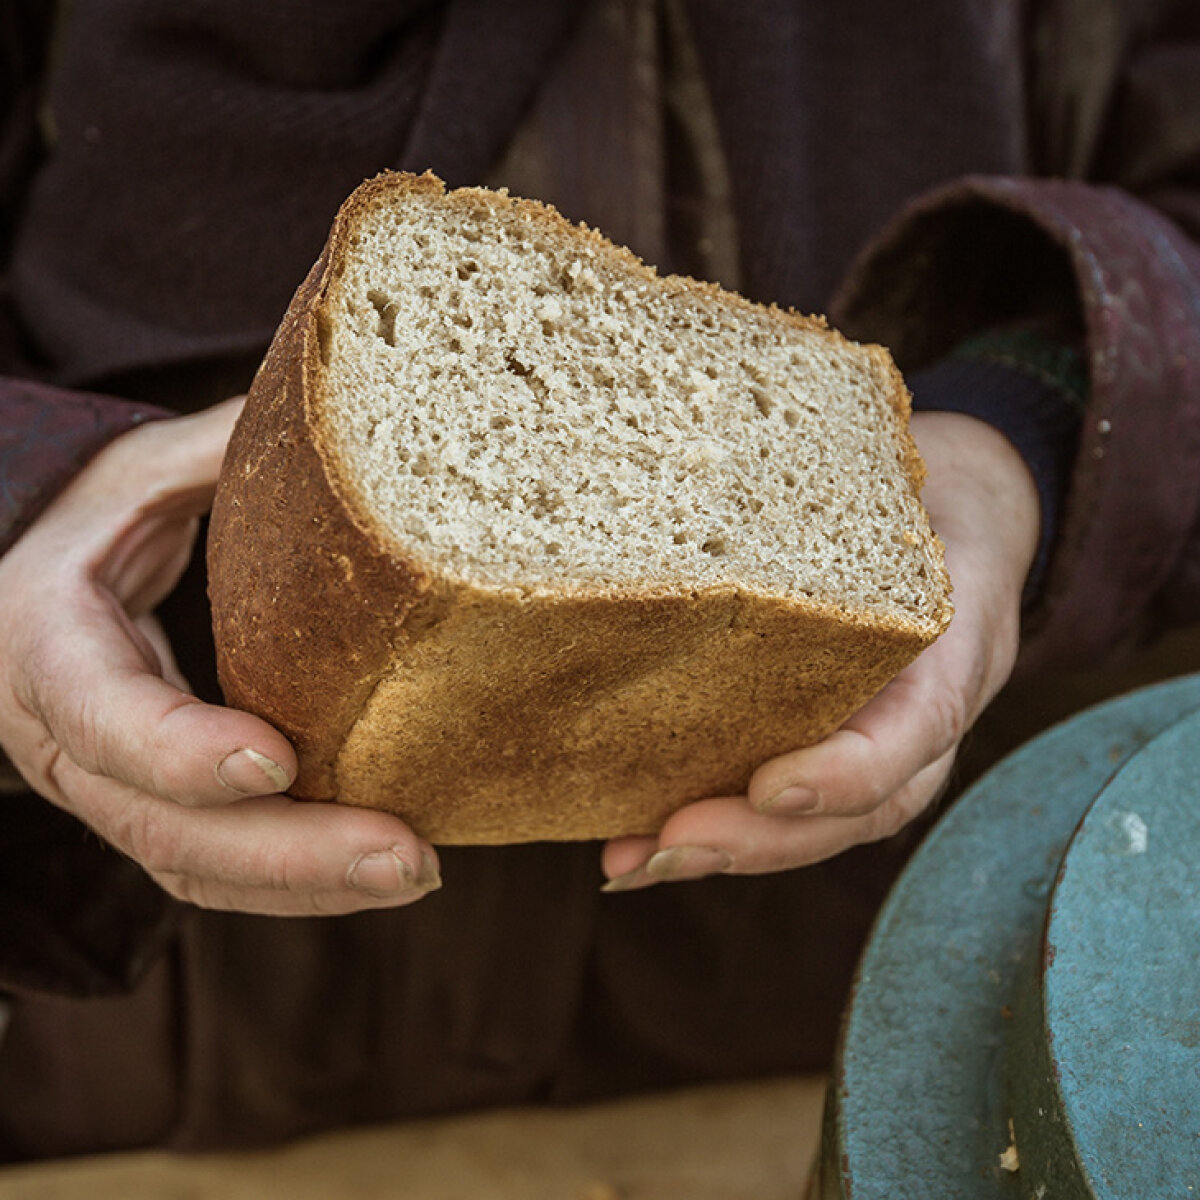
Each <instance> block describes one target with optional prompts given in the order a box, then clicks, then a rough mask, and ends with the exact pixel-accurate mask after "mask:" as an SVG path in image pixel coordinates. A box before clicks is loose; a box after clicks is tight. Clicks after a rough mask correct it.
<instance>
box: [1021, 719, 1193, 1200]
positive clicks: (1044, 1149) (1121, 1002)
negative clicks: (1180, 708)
mask: <svg viewBox="0 0 1200 1200" xmlns="http://www.w3.org/2000/svg"><path fill="white" fill-rule="evenodd" d="M1038 951H1039V952H1038V953H1037V954H1036V955H1035V956H1034V958H1033V959H1032V961H1031V963H1030V966H1031V968H1032V969H1031V970H1030V973H1029V976H1028V985H1029V986H1028V988H1027V991H1026V994H1025V995H1024V997H1023V999H1022V1003H1021V1006H1020V1008H1021V1010H1022V1011H1021V1012H1020V1013H1019V1018H1020V1019H1019V1026H1018V1028H1019V1037H1018V1039H1017V1042H1016V1044H1017V1045H1020V1043H1021V1039H1024V1049H1025V1051H1026V1053H1018V1054H1013V1055H1010V1103H1011V1107H1012V1111H1013V1116H1014V1121H1015V1128H1016V1138H1017V1144H1018V1146H1019V1147H1020V1159H1021V1175H1022V1179H1023V1181H1024V1184H1025V1188H1026V1191H1027V1193H1029V1194H1032V1195H1035V1196H1036V1195H1037V1194H1038V1190H1039V1189H1043V1191H1044V1194H1045V1195H1046V1196H1064V1197H1074V1196H1079V1197H1088V1198H1090V1197H1096V1198H1097V1200H1124V1198H1125V1197H1143V1196H1145V1197H1151V1196H1185V1197H1186V1196H1188V1195H1189V1194H1191V1195H1194V1196H1197V1197H1200V716H1197V715H1192V716H1190V717H1187V718H1185V719H1184V720H1182V721H1180V722H1179V723H1178V724H1177V725H1174V726H1172V727H1171V728H1170V729H1168V730H1167V731H1166V732H1164V733H1162V734H1160V735H1159V736H1158V737H1157V738H1155V739H1154V740H1153V741H1152V742H1151V743H1150V744H1149V745H1148V746H1147V747H1146V748H1145V749H1144V750H1143V751H1142V752H1141V753H1140V754H1137V755H1136V756H1135V757H1134V758H1133V759H1131V760H1130V762H1129V763H1128V765H1127V766H1126V767H1124V768H1123V769H1122V770H1121V771H1120V773H1119V774H1118V775H1117V776H1116V777H1115V778H1114V779H1113V781H1112V782H1111V783H1110V784H1109V785H1108V786H1107V787H1106V788H1105V789H1104V791H1103V792H1102V793H1101V794H1100V796H1099V798H1098V799H1097V800H1096V802H1095V803H1094V804H1093V805H1092V807H1091V808H1090V809H1089V811H1088V813H1087V816H1086V817H1085V818H1084V820H1083V822H1082V824H1081V825H1080V827H1079V830H1078V831H1077V832H1076V834H1075V836H1074V837H1073V838H1072V840H1071V845H1070V847H1069V848H1068V850H1067V853H1066V856H1065V858H1064V860H1063V865H1062V870H1061V873H1060V875H1059V879H1058V882H1057V883H1056V885H1055V888H1054V892H1053V894H1052V896H1051V899H1050V904H1049V907H1048V914H1047V919H1046V925H1045V931H1044V934H1043V938H1042V941H1041V944H1040V946H1039V947H1038ZM1033 1072H1037V1073H1038V1076H1037V1077H1035V1076H1034V1075H1033Z"/></svg>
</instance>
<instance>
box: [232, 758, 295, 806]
mask: <svg viewBox="0 0 1200 1200" xmlns="http://www.w3.org/2000/svg"><path fill="white" fill-rule="evenodd" d="M217 778H218V779H219V780H220V781H221V782H222V783H223V784H224V785H225V786H226V787H227V788H229V790H230V791H232V792H238V793H239V794H241V795H243V796H263V795H266V794H267V793H269V792H285V791H287V789H288V788H289V787H290V786H291V783H292V781H291V778H290V777H289V775H288V773H287V772H286V771H285V770H284V769H283V768H282V767H281V766H280V765H279V764H278V763H277V762H274V761H272V760H271V759H269V758H268V757H267V756H266V755H265V754H259V752H258V751H257V750H251V749H249V748H245V749H242V750H235V751H234V752H233V753H232V754H227V755H226V756H225V757H224V758H223V759H222V760H221V761H220V763H218V764H217Z"/></svg>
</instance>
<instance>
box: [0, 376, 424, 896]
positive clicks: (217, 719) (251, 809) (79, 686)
mask: <svg viewBox="0 0 1200 1200" xmlns="http://www.w3.org/2000/svg"><path fill="white" fill-rule="evenodd" d="M239 408H240V403H239V401H236V400H234V401H229V402H226V403H225V404H221V405H217V406H216V407H214V408H212V409H209V410H208V411H207V412H203V413H199V414H197V415H195V416H191V417H179V418H174V419H168V420H163V421H156V422H153V423H150V424H148V425H144V426H141V427H140V428H138V429H135V430H133V431H131V432H129V433H126V434H124V435H122V436H121V437H119V438H117V439H116V440H115V441H114V442H112V443H111V444H110V445H109V446H108V447H106V448H105V449H104V450H103V451H101V453H100V454H98V455H97V456H96V458H95V459H94V460H93V461H92V462H91V463H90V464H89V465H88V466H87V467H86V468H85V469H84V470H83V471H82V472H81V473H80V474H79V476H78V477H77V478H76V479H75V480H74V481H73V482H72V484H71V485H70V486H69V487H68V488H67V489H66V490H65V491H64V492H63V493H62V494H61V495H60V496H59V497H58V498H57V499H56V500H55V501H54V503H53V504H51V505H50V507H49V508H48V509H47V510H46V512H45V513H44V514H43V515H42V516H41V517H40V518H39V519H38V520H37V521H36V522H35V523H34V524H33V525H32V526H31V527H30V528H29V530H28V531H27V532H26V533H25V534H24V535H23V536H22V537H21V538H20V539H19V540H18V542H17V543H16V545H15V546H13V548H12V549H11V550H10V551H9V552H8V553H7V554H6V555H5V556H4V557H3V559H0V745H3V747H4V750H5V751H6V752H7V753H8V756H9V758H10V759H11V760H12V763H13V765H14V766H15V767H16V768H17V769H18V770H19V771H20V772H21V774H22V775H23V776H24V778H25V780H26V781H27V782H28V783H29V785H30V786H31V787H32V788H33V789H34V790H35V791H37V792H39V793H40V794H41V795H43V796H45V797H46V798H47V799H48V800H50V801H51V802H53V803H54V804H57V805H58V806H60V807H61V808H64V809H66V810H67V811H68V812H70V813H73V814H74V815H75V816H76V817H78V818H79V819H80V820H81V821H82V822H83V823H84V824H85V825H87V826H88V827H90V828H91V829H93V830H94V831H95V832H96V833H98V834H99V835H100V836H101V837H102V838H104V839H105V840H106V841H108V842H110V843H111V844H112V845H114V846H115V847H116V848H117V849H118V850H120V851H122V852H123V853H125V854H126V855H128V856H129V857H130V858H132V859H134V860H135V861H136V862H138V863H140V864H141V865H142V866H143V867H144V868H145V869H146V871H147V872H148V873H149V874H150V875H151V876H152V877H153V878H154V879H155V880H156V881H157V882H158V883H159V884H160V885H161V886H162V887H163V888H165V889H166V891H168V892H169V893H170V894H171V895H173V896H175V897H177V898H178V899H181V900H186V901H190V902H192V903H195V904H198V905H202V906H204V907H208V908H221V909H234V910H238V911H241V912H255V913H276V914H281V915H314V914H333V913H347V912H354V911H356V910H359V909H366V908H383V907H390V906H395V905H400V904H406V903H409V902H411V901H413V900H417V899H419V898H420V897H421V896H424V895H426V894H427V893H428V892H430V891H432V890H433V889H434V888H436V887H438V886H439V885H440V879H439V876H438V865H437V857H436V855H435V853H434V851H433V848H432V847H431V846H429V845H428V844H427V843H426V842H424V841H422V840H421V839H419V838H418V837H417V836H416V835H415V834H414V833H413V832H412V831H411V830H410V829H409V828H408V827H407V826H406V825H405V824H404V823H403V822H402V821H400V820H399V819H398V818H396V817H394V816H391V815H389V814H387V813H382V812H372V811H368V810H365V809H354V808H348V807H343V806H340V805H335V804H318V803H301V802H296V801H293V800H290V799H288V798H287V797H286V796H284V795H282V794H280V793H282V792H283V791H284V790H285V789H286V788H287V787H288V786H289V784H290V782H291V780H292V779H293V777H294V775H295V771H296V756H295V753H294V751H293V749H292V747H291V746H290V745H289V743H288V741H287V739H286V738H284V737H283V735H282V734H281V733H279V731H278V730H276V729H273V728H272V727H271V726H270V725H268V724H267V723H266V722H264V721H262V720H260V719H259V718H258V717H255V716H252V715H250V714H249V713H244V712H239V711H236V710H234V709H228V708H221V707H219V706H216V705H209V704H205V703H203V702H202V701H200V700H198V699H197V698H196V697H195V696H194V695H192V694H191V692H190V691H189V689H188V687H187V684H186V682H185V681H184V680H183V679H182V677H181V676H180V674H179V671H178V669H177V668H176V666H175V664H174V660H173V658H172V655H171V651H170V648H169V646H168V645H167V643H166V639H165V637H164V636H163V633H162V630H161V627H160V626H159V625H158V622H157V621H156V620H155V619H154V617H153V610H154V608H155V606H156V605H158V604H159V603H160V602H161V601H162V599H163V598H164V597H165V596H166V595H167V594H168V593H169V592H170V591H171V589H172V588H174V586H175V585H176V583H177V582H178V580H179V576H180V574H181V572H182V571H183V568H184V566H185V565H186V563H187V561H188V559H189V556H190V554H191V551H192V547H193V545H194V543H195V539H196V532H197V526H198V519H199V517H200V516H201V515H202V514H203V513H204V512H206V511H207V510H208V508H209V506H210V505H211V503H212V496H213V491H214V488H215V486H216V479H217V473H218V471H219V469H220V465H221V459H222V456H223V455H224V451H225V445H226V443H227V442H228V440H229V435H230V432H231V431H232V428H233V422H234V420H235V419H236V417H237V413H238V411H239Z"/></svg>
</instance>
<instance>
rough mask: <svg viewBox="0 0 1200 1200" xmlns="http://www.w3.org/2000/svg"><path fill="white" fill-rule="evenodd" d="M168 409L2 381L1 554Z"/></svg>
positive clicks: (165, 413) (0, 408) (54, 388)
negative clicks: (110, 448) (123, 440)
mask: <svg viewBox="0 0 1200 1200" xmlns="http://www.w3.org/2000/svg"><path fill="white" fill-rule="evenodd" d="M170 415H171V414H170V413H169V412H167V411H165V410H164V409H159V408H154V407H153V406H151V405H147V404H131V403H129V402H127V401H124V400H117V399H114V398H112V397H110V396H98V395H93V394H91V393H89V392H71V391H66V390H64V389H62V388H56V387H51V386H49V385H48V384H43V383H35V382H32V381H29V380H24V379H11V378H4V379H0V554H3V553H5V552H6V551H7V550H8V549H9V548H10V547H11V546H12V544H13V542H15V541H16V540H17V538H19V537H20V536H21V534H22V533H24V532H25V530H26V529H27V528H28V527H29V525H30V524H31V523H32V522H33V521H34V520H35V519H36V518H37V517H38V515H39V514H40V513H41V512H42V510H43V509H44V508H45V507H46V506H47V505H48V504H49V503H50V502H51V501H52V500H53V499H54V497H55V496H56V495H58V493H59V492H60V491H62V489H63V488H65V487H66V486H67V484H68V483H70V482H71V480H72V479H74V477H75V476H76V475H78V474H79V472H80V471H81V470H82V469H83V468H84V467H85V466H86V465H87V463H88V462H89V461H90V460H91V459H92V458H93V457H94V456H95V455H96V454H98V453H99V452H100V451H101V450H102V449H104V447H105V446H107V445H108V443H109V442H111V441H112V440H113V439H114V438H116V437H118V436H119V435H120V434H122V433H126V432H127V431H128V430H130V429H133V428H135V427H136V426H138V425H140V424H142V423H143V422H145V421H148V420H151V419H154V418H158V417H167V416H170Z"/></svg>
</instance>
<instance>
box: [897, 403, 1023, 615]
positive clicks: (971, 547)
mask: <svg viewBox="0 0 1200 1200" xmlns="http://www.w3.org/2000/svg"><path fill="white" fill-rule="evenodd" d="M912 433H913V437H914V439H915V440H916V443H917V447H918V449H919V450H920V452H921V456H922V458H923V459H924V460H925V465H926V468H927V470H928V477H927V479H926V482H925V487H924V489H923V491H922V499H923V500H924V502H925V506H926V508H927V509H928V511H929V514H930V519H931V521H932V523H933V526H934V530H935V531H936V532H937V533H938V535H939V536H940V537H941V538H942V540H943V542H945V543H946V546H947V552H948V555H949V556H950V557H951V559H953V558H954V557H956V556H957V557H963V556H966V555H986V556H987V557H988V558H989V560H990V563H991V567H992V569H993V570H998V571H999V577H998V579H997V582H999V580H1000V579H1001V578H1002V579H1003V581H1004V582H1005V583H1006V584H1009V585H1011V586H1012V587H1013V589H1014V590H1015V592H1016V594H1017V595H1018V596H1019V595H1020V594H1021V591H1022V590H1023V588H1024V587H1025V584H1026V582H1027V580H1028V578H1029V573H1030V571H1031V569H1032V567H1033V565H1034V560H1035V556H1036V555H1037V551H1038V544H1039V538H1040V535H1041V529H1042V513H1041V501H1040V497H1039V489H1038V486H1037V482H1036V480H1035V479H1034V476H1033V473H1032V472H1031V470H1030V469H1029V466H1028V464H1027V463H1026V460H1025V459H1024V458H1023V456H1022V455H1021V454H1020V452H1019V451H1018V450H1017V449H1016V448H1015V447H1014V446H1013V444H1012V442H1011V441H1009V439H1008V438H1007V437H1005V435H1004V434H1002V433H1000V432H999V431H998V430H996V429H995V428H994V427H993V426H991V425H990V424H989V423H988V422H986V421H984V420H982V419H980V418H978V417H973V416H968V415H966V414H964V413H957V412H918V413H914V414H913V418H912ZM950 567H951V577H952V578H953V575H954V570H953V561H951V563H950Z"/></svg>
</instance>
